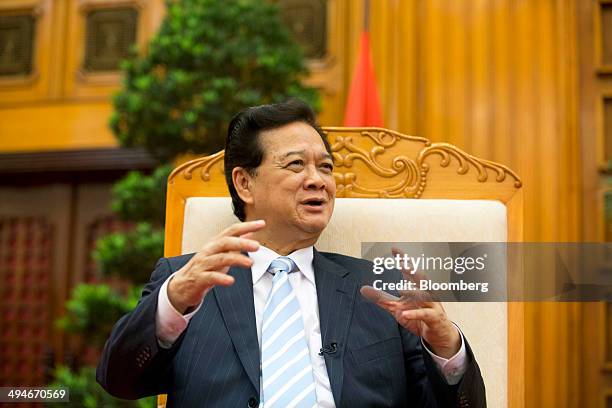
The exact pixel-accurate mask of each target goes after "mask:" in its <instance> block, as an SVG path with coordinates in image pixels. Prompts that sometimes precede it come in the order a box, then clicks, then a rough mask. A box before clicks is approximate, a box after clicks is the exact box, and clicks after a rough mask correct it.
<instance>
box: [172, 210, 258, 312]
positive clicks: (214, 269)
mask: <svg viewBox="0 0 612 408" xmlns="http://www.w3.org/2000/svg"><path fill="white" fill-rule="evenodd" d="M265 225H266V223H265V221H263V220H258V221H249V222H239V223H236V224H233V225H231V226H229V227H228V228H226V229H225V230H223V231H222V232H221V233H220V234H219V235H217V236H215V237H214V238H212V239H211V240H210V241H208V242H207V243H206V244H205V245H204V246H203V247H202V249H201V250H200V251H199V252H198V253H197V254H195V255H194V256H193V258H191V259H190V260H189V262H187V264H185V266H183V267H182V268H181V269H179V270H178V271H177V273H176V275H174V277H173V278H172V280H170V282H169V283H168V299H169V300H170V303H171V304H172V306H174V308H175V309H176V310H178V311H179V312H180V313H183V314H184V313H185V312H186V311H187V310H188V309H189V308H192V307H196V306H197V305H198V304H200V302H201V301H202V299H203V298H204V296H205V295H206V293H207V292H208V291H209V290H210V289H211V288H212V287H214V286H217V285H219V286H229V285H232V284H233V283H234V278H233V277H232V276H230V275H228V274H227V272H228V271H229V269H230V267H232V266H240V267H243V268H250V267H251V265H252V264H253V261H252V260H251V258H249V257H248V256H247V255H245V254H243V253H242V252H253V251H256V250H257V249H258V248H259V242H257V241H255V240H252V239H249V236H250V234H251V233H253V232H255V231H259V230H260V229H262V228H263V227H265Z"/></svg>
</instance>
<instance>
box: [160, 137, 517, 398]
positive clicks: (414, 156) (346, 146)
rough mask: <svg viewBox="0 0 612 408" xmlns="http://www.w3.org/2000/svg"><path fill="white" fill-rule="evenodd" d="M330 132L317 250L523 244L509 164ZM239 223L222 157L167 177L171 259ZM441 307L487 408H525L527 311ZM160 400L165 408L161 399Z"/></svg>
mask: <svg viewBox="0 0 612 408" xmlns="http://www.w3.org/2000/svg"><path fill="white" fill-rule="evenodd" d="M324 131H325V132H326V133H327V134H328V137H329V140H330V143H331V145H332V150H333V156H334V162H335V172H334V175H335V179H336V183H337V200H336V207H335V211H334V215H333V217H332V220H331V222H330V224H329V225H328V227H327V228H326V230H325V231H324V233H323V234H322V236H321V238H320V239H319V242H318V243H317V245H316V246H317V248H318V249H319V250H323V251H333V252H339V253H344V254H347V255H352V256H360V250H361V242H378V241H379V242H391V241H393V242H408V241H411V242H436V241H438V242H453V241H455V242H506V241H508V242H520V241H521V240H522V233H523V230H522V225H523V218H522V205H523V204H522V190H521V181H520V179H519V177H518V176H517V175H516V174H515V173H514V172H513V171H512V170H510V169H509V168H508V167H506V166H503V165H501V164H498V163H494V162H491V161H488V160H484V159H480V158H477V157H474V156H472V155H470V154H468V153H466V152H464V151H462V150H461V149H459V148H457V147H455V146H453V145H451V144H447V143H432V142H430V141H428V140H427V139H425V138H422V137H414V136H407V135H403V134H400V133H398V132H394V131H392V130H387V129H381V128H339V127H327V128H324ZM392 214H395V215H392ZM397 215H401V216H397ZM236 221H237V219H236V218H235V217H234V216H233V213H232V210H231V201H230V198H229V194H228V190H227V187H226V184H225V178H224V174H223V152H222V151H221V152H218V153H216V154H213V155H210V156H207V157H202V158H199V159H196V160H192V161H190V162H187V163H185V164H183V165H181V166H179V167H177V168H176V169H175V170H174V172H173V173H172V175H171V176H170V178H169V180H168V201H167V218H166V246H165V255H166V256H174V255H179V254H183V253H189V252H195V251H197V250H198V249H199V248H200V247H201V246H202V245H203V243H204V242H205V241H206V240H207V239H209V238H210V237H211V236H213V235H215V234H217V233H218V232H219V231H221V230H222V229H223V228H225V227H226V226H227V225H229V224H231V223H233V222H236ZM445 308H446V309H447V312H448V314H449V316H450V317H451V318H452V319H453V320H454V321H456V322H457V324H458V325H459V326H460V327H461V329H462V330H463V332H464V333H465V334H466V336H467V337H468V339H469V341H470V344H471V345H472V348H473V350H474V353H475V354H476V357H477V359H478V362H479V364H480V367H481V370H482V373H483V376H484V379H485V384H486V388H487V400H488V402H489V406H493V407H502V406H512V407H522V406H523V405H524V380H523V379H524V349H523V344H524V342H523V337H524V333H523V327H524V324H523V323H524V319H523V307H522V305H521V304H520V303H501V302H499V303H447V304H446V305H445ZM158 402H159V405H160V406H164V405H165V396H160V398H159V400H158Z"/></svg>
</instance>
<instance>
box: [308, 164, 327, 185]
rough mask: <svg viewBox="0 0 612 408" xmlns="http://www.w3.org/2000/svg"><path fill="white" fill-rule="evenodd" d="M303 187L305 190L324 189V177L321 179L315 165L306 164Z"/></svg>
mask: <svg viewBox="0 0 612 408" xmlns="http://www.w3.org/2000/svg"><path fill="white" fill-rule="evenodd" d="M304 188H305V189H306V190H324V189H325V179H323V177H322V176H321V173H319V171H318V170H317V168H316V166H307V170H306V178H305V179H304Z"/></svg>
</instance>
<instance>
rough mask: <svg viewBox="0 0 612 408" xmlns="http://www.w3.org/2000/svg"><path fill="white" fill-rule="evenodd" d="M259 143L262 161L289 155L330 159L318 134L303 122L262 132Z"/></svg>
mask: <svg viewBox="0 0 612 408" xmlns="http://www.w3.org/2000/svg"><path fill="white" fill-rule="evenodd" d="M259 143H260V146H261V148H262V150H263V156H264V160H266V159H282V158H286V157H288V156H291V155H302V156H307V155H315V157H316V158H327V157H330V158H331V156H330V155H329V153H328V152H327V149H326V148H325V143H323V139H322V137H321V135H320V134H319V132H317V130H316V129H315V128H313V127H312V126H310V125H309V124H307V123H304V122H294V123H290V124H287V125H285V126H281V127H278V128H275V129H269V130H265V131H262V132H260V134H259Z"/></svg>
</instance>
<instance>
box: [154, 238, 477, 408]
mask: <svg viewBox="0 0 612 408" xmlns="http://www.w3.org/2000/svg"><path fill="white" fill-rule="evenodd" d="M313 254H314V253H313V247H312V246H310V247H307V248H302V249H299V250H297V251H295V252H292V253H291V254H289V255H288V257H289V258H291V259H292V260H293V261H294V262H295V264H296V265H297V267H298V268H299V271H297V272H294V273H291V274H289V281H290V282H291V286H292V287H293V290H294V291H295V295H296V297H297V300H298V303H299V305H300V309H301V311H302V318H303V319H304V331H305V332H306V333H307V334H306V337H307V338H306V341H307V343H308V348H309V352H310V360H311V362H312V368H313V371H314V372H313V375H314V380H315V392H316V394H317V403H318V406H320V407H323V408H334V407H335V404H334V397H333V394H332V392H331V385H330V382H329V376H328V375H327V369H326V367H325V360H324V358H323V357H322V356H319V351H320V349H321V327H320V325H319V307H318V301H317V289H316V286H315V277H314V269H313V266H312V260H313ZM248 255H249V257H251V259H253V266H252V267H251V273H252V275H253V302H254V306H255V321H256V325H257V339H258V340H259V343H260V344H261V325H262V319H263V313H264V307H265V304H266V300H267V298H268V294H269V293H270V290H271V289H272V274H269V273H266V271H267V269H268V267H269V266H270V263H272V261H273V260H274V259H276V258H278V257H279V256H281V255H279V254H277V253H276V252H274V251H272V250H271V249H268V248H266V247H264V246H263V245H260V246H259V249H258V250H257V251H256V252H249V254H248ZM172 276H174V275H172ZM172 276H170V277H169V278H168V279H167V280H166V281H165V282H164V284H163V285H162V287H161V289H160V291H159V297H158V306H157V314H156V333H157V339H158V343H159V345H160V346H161V347H164V348H169V347H171V346H172V344H173V343H174V342H175V341H176V339H177V338H178V337H179V336H180V335H181V333H182V332H183V331H184V330H185V328H186V327H187V325H188V324H189V320H190V319H191V317H192V316H193V315H194V314H195V313H197V311H198V310H199V309H200V306H201V303H200V305H199V306H198V308H197V309H195V310H194V311H192V312H190V313H188V314H186V315H182V314H180V313H179V312H178V311H177V310H176V309H175V308H174V307H173V306H172V304H171V303H170V300H169V299H168V282H169V281H170V279H172ZM460 333H461V332H460ZM423 347H424V348H425V350H427V352H428V353H429V354H430V355H431V356H432V358H433V360H434V361H435V362H436V364H437V366H438V368H439V369H440V372H441V373H442V374H443V375H444V377H445V378H446V380H447V382H448V383H449V384H457V383H458V382H459V381H460V380H461V377H462V376H463V374H464V373H465V370H466V368H467V367H466V357H467V355H466V351H465V344H464V341H463V335H462V334H461V348H460V350H459V351H458V352H457V354H455V355H454V356H453V357H451V358H450V359H445V358H442V357H438V356H436V355H435V354H433V353H432V352H431V351H430V350H429V349H428V348H427V347H426V346H425V344H424V343H423Z"/></svg>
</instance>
